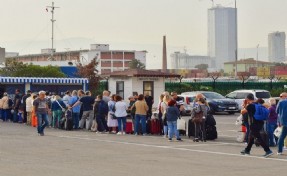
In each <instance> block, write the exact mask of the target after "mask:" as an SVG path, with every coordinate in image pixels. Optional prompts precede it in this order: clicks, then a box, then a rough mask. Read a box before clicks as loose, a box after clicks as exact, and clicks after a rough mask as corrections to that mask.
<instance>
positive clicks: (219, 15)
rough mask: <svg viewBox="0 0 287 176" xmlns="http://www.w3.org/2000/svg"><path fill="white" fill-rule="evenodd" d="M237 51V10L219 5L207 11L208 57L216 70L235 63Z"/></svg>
mask: <svg viewBox="0 0 287 176" xmlns="http://www.w3.org/2000/svg"><path fill="white" fill-rule="evenodd" d="M236 51H237V10H236V8H231V7H222V6H220V5H218V6H215V7H213V8H211V9H208V55H209V56H210V58H211V59H212V60H213V63H214V64H215V67H216V68H217V69H223V67H224V63H225V62H231V61H235V58H236V57H235V53H236Z"/></svg>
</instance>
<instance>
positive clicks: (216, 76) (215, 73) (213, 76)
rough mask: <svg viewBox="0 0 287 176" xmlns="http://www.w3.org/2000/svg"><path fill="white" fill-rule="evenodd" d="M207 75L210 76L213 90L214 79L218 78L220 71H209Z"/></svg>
mask: <svg viewBox="0 0 287 176" xmlns="http://www.w3.org/2000/svg"><path fill="white" fill-rule="evenodd" d="M209 76H210V77H211V78H212V80H213V83H212V88H213V90H215V81H216V80H217V79H218V78H219V76H220V73H219V72H212V73H209Z"/></svg>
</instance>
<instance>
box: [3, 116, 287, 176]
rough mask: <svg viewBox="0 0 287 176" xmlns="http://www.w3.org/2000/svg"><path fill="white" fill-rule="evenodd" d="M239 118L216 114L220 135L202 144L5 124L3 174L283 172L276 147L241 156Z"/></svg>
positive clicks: (151, 175)
mask: <svg viewBox="0 0 287 176" xmlns="http://www.w3.org/2000/svg"><path fill="white" fill-rule="evenodd" d="M237 116H238V114H235V115H226V114H219V115H215V119H216V121H217V130H218V133H219V137H218V139H217V140H214V141H207V142H197V143H196V142H193V141H192V139H189V138H188V137H183V142H176V141H173V142H168V141H167V139H165V138H163V137H161V136H134V135H123V136H117V135H114V134H96V133H94V132H88V131H63V130H56V129H49V128H48V129H46V132H45V134H46V135H45V136H38V135H37V132H36V128H33V127H28V126H26V125H23V124H13V123H3V122H1V123H0V176H18V175H19V176H34V175H37V176H51V175H57V176H68V175H69V176H77V175H78V176H92V175H93V176H95V175H101V176H114V175H116V176H127V175H136V176H146V175H149V176H156V175H165V176H166V175H180V176H190V175H201V176H203V175H215V176H217V175H218V176H223V175H228V176H230V175H232V176H235V175H247V174H248V175H252V176H256V175H261V176H262V175H283V173H284V172H285V168H286V165H287V162H286V161H287V155H282V156H277V155H276V148H271V149H272V150H273V152H274V155H273V156H271V157H270V158H263V157H262V155H263V154H264V151H263V149H262V148H260V147H255V146H253V148H252V151H251V155H250V156H243V155H240V151H241V150H243V149H244V147H245V144H243V143H238V142H236V136H237V135H238V130H240V128H239V127H238V126H235V120H236V118H237ZM186 119H187V117H186Z"/></svg>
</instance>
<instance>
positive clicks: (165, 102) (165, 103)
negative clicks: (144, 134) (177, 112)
mask: <svg viewBox="0 0 287 176" xmlns="http://www.w3.org/2000/svg"><path fill="white" fill-rule="evenodd" d="M170 100H171V96H170V95H169V94H166V95H165V96H164V97H163V102H162V103H161V112H162V125H163V137H164V138H167V134H168V133H167V132H168V127H167V120H166V109H167V107H168V102H169V101H170Z"/></svg>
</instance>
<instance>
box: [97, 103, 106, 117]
mask: <svg viewBox="0 0 287 176" xmlns="http://www.w3.org/2000/svg"><path fill="white" fill-rule="evenodd" d="M97 110H98V114H100V115H107V114H108V112H109V106H108V104H107V103H106V102H105V101H103V100H102V101H100V102H99V105H98V109H97Z"/></svg>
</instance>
